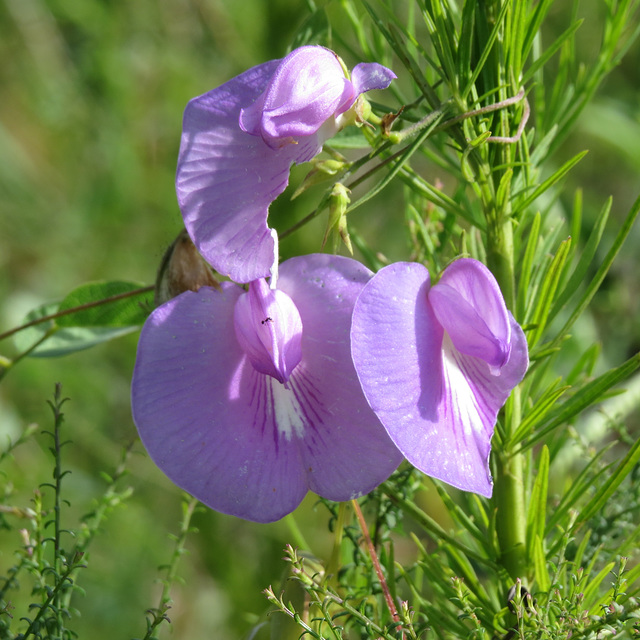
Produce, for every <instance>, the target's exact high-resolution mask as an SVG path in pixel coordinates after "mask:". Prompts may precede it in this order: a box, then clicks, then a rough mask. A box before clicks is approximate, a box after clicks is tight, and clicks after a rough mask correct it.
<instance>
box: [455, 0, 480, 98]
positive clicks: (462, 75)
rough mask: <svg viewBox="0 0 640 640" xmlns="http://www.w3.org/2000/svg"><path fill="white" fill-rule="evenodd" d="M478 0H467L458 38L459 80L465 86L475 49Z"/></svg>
mask: <svg viewBox="0 0 640 640" xmlns="http://www.w3.org/2000/svg"><path fill="white" fill-rule="evenodd" d="M475 8H476V0H465V2H464V5H463V7H462V19H461V22H460V38H459V40H458V56H457V62H458V65H457V67H458V82H459V83H460V84H461V85H462V86H465V87H466V85H467V83H468V80H469V77H470V75H471V52H472V51H473V25H474V21H475Z"/></svg>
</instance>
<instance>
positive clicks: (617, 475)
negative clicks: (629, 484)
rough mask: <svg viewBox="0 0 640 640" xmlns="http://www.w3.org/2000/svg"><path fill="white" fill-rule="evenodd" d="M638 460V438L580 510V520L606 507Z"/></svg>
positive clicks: (584, 520) (587, 518) (582, 520)
mask: <svg viewBox="0 0 640 640" xmlns="http://www.w3.org/2000/svg"><path fill="white" fill-rule="evenodd" d="M638 460H640V439H639V440H636V442H635V444H634V445H633V446H632V447H631V449H630V450H629V452H628V453H627V455H626V456H625V457H624V459H623V460H622V462H621V463H620V464H619V465H618V467H617V468H616V470H615V471H614V472H613V474H611V476H610V477H609V478H608V479H607V481H606V482H605V483H604V484H603V485H602V486H601V487H600V488H599V489H598V491H597V492H596V495H595V496H594V497H593V498H592V499H591V500H590V501H589V504H588V505H587V506H586V507H585V508H584V509H583V510H582V511H581V512H580V517H579V522H586V521H587V520H589V518H591V517H593V516H594V515H595V514H596V513H598V512H600V511H601V510H602V509H603V508H604V505H605V504H606V503H607V501H608V500H609V499H610V498H611V496H612V495H613V493H614V492H615V490H616V489H617V488H618V487H619V486H620V484H621V483H622V481H623V480H624V479H625V478H626V477H627V476H628V475H629V473H631V471H632V469H633V467H634V466H635V465H636V463H637V462H638Z"/></svg>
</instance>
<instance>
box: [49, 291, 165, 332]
mask: <svg viewBox="0 0 640 640" xmlns="http://www.w3.org/2000/svg"><path fill="white" fill-rule="evenodd" d="M141 288H142V285H140V284H136V283H133V282H121V281H112V282H90V283H87V284H84V285H82V286H80V287H78V288H77V289H74V290H73V291H72V292H71V293H70V294H69V295H68V296H66V298H64V300H63V301H62V302H61V303H60V307H59V311H60V312H62V311H67V310H70V309H74V308H76V307H83V306H85V305H88V304H92V303H95V302H100V301H103V300H104V301H105V304H99V305H97V306H91V307H89V308H85V309H79V310H78V311H77V312H75V313H71V314H68V315H64V316H61V317H60V318H58V319H57V320H56V324H57V325H58V326H59V327H131V326H134V325H141V324H143V323H144V321H145V320H146V319H147V316H148V315H149V313H150V312H151V311H152V310H153V291H146V292H144V293H143V294H142V295H133V296H129V297H126V294H129V293H131V292H135V291H137V290H139V289H141ZM118 296H125V297H118ZM109 298H116V299H114V300H112V301H108V302H107V299H109Z"/></svg>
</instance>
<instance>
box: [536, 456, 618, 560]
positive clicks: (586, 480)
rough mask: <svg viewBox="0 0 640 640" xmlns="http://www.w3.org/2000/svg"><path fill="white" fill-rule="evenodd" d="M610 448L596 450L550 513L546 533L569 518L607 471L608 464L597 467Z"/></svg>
mask: <svg viewBox="0 0 640 640" xmlns="http://www.w3.org/2000/svg"><path fill="white" fill-rule="evenodd" d="M610 448H611V446H607V447H603V448H602V449H600V451H598V452H596V454H595V455H594V456H593V458H592V459H591V460H590V461H589V463H588V464H587V465H586V466H585V467H584V469H582V471H580V473H579V474H578V476H577V477H576V479H575V480H574V481H573V484H572V485H571V487H570V488H569V489H568V490H567V491H566V492H565V494H564V495H563V496H562V499H561V500H560V504H559V505H558V506H557V507H556V508H555V509H554V510H553V511H552V512H551V513H550V514H549V518H548V520H547V528H546V535H549V534H550V533H551V532H552V531H553V530H554V528H555V527H556V526H558V525H559V524H561V523H562V521H563V520H565V519H568V517H569V516H570V513H569V512H570V510H571V509H574V508H576V507H577V503H578V501H579V500H580V499H581V498H584V496H585V494H586V493H587V491H588V490H589V488H590V487H592V486H593V483H594V482H595V481H596V480H597V479H598V478H600V477H601V476H603V475H605V474H606V473H607V470H608V466H605V467H603V468H601V469H600V470H597V471H596V470H595V469H597V467H598V464H600V460H601V459H602V457H603V456H604V454H605V453H606V452H607V451H609V449H610ZM550 557H551V556H550Z"/></svg>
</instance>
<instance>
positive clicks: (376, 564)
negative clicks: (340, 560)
mask: <svg viewBox="0 0 640 640" xmlns="http://www.w3.org/2000/svg"><path fill="white" fill-rule="evenodd" d="M351 506H352V507H353V510H354V511H355V512H356V517H357V518H358V523H359V524H360V530H361V531H362V535H363V536H364V539H365V542H366V544H367V550H368V551H369V556H370V557H371V562H372V563H373V568H374V570H375V572H376V575H377V576H378V581H379V582H380V586H381V587H382V594H383V596H384V599H385V602H386V603H387V608H388V609H389V613H390V614H391V617H392V618H393V621H394V622H397V623H398V627H400V625H401V624H402V623H401V622H400V616H399V615H398V609H397V608H396V605H395V602H394V601H393V598H392V597H391V592H390V591H389V585H388V584H387V580H386V578H385V577H384V573H382V567H381V566H380V561H379V560H378V554H377V553H376V549H375V547H374V546H373V542H372V541H371V536H370V535H369V529H368V528H367V522H366V520H365V519H364V516H363V515H362V509H360V505H359V504H358V501H357V500H352V501H351ZM403 637H404V634H403Z"/></svg>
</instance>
